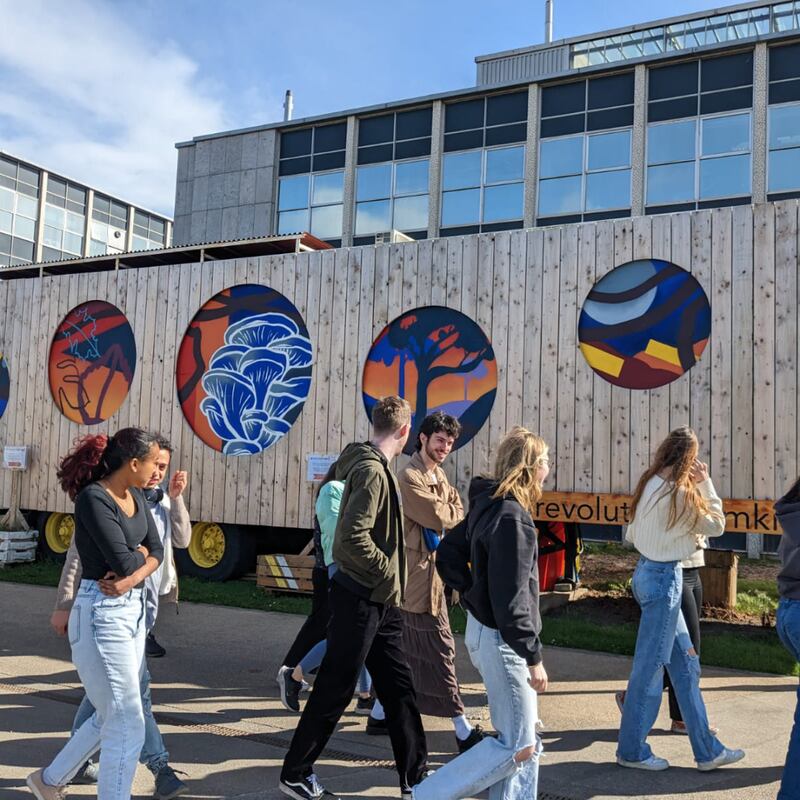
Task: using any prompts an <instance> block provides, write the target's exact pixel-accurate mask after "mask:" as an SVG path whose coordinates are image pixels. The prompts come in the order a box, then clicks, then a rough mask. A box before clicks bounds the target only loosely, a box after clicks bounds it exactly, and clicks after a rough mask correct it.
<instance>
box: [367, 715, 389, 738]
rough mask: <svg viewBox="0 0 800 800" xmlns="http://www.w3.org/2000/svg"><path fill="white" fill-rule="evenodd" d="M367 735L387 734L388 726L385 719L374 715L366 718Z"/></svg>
mask: <svg viewBox="0 0 800 800" xmlns="http://www.w3.org/2000/svg"><path fill="white" fill-rule="evenodd" d="M367 735H368V736H388V735H389V726H388V725H387V724H386V720H385V719H375V717H369V719H367Z"/></svg>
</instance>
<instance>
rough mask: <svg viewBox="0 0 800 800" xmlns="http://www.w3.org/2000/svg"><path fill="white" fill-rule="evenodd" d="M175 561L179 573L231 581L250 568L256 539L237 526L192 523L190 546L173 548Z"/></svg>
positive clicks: (210, 579) (253, 559)
mask: <svg viewBox="0 0 800 800" xmlns="http://www.w3.org/2000/svg"><path fill="white" fill-rule="evenodd" d="M175 561H176V563H177V565H178V569H179V571H180V573H181V575H193V576H195V577H197V578H204V579H205V580H208V581H227V580H231V579H232V578H238V577H239V576H240V575H242V574H244V573H245V572H247V571H249V570H250V569H252V567H253V564H254V562H255V540H254V538H253V536H252V535H251V534H250V533H249V532H247V531H245V530H242V528H240V527H238V526H237V525H224V524H221V523H217V522H195V523H194V524H193V525H192V538H191V539H190V540H189V546H188V547H187V548H186V549H178V548H176V549H175Z"/></svg>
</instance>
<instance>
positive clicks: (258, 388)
mask: <svg viewBox="0 0 800 800" xmlns="http://www.w3.org/2000/svg"><path fill="white" fill-rule="evenodd" d="M312 361H313V348H312V345H311V340H310V339H309V336H308V330H307V329H306V326H305V322H304V321H303V318H302V317H301V315H300V312H299V311H298V310H297V309H296V308H295V307H294V305H293V304H292V302H291V301H290V300H289V299H288V298H286V297H284V296H283V295H282V294H280V292H276V291H275V290H274V289H269V288H267V287H266V286H259V285H256V284H242V285H239V286H232V287H231V288H229V289H225V290H224V291H222V292H220V293H219V294H217V295H214V297H212V298H211V299H210V300H209V301H208V302H207V303H205V304H204V305H203V306H202V308H201V309H200V310H199V311H198V312H197V314H195V316H194V319H192V321H191V323H190V324H189V327H188V329H187V331H186V334H185V335H184V337H183V341H182V342H181V346H180V350H179V351H178V363H177V370H176V379H177V387H178V400H179V402H180V404H181V409H182V411H183V414H184V416H185V417H186V420H187V422H188V423H189V425H190V426H191V428H192V430H193V431H194V432H195V433H196V434H197V435H198V436H199V437H200V439H202V440H203V441H204V442H205V443H206V444H207V445H208V446H209V447H212V448H214V449H215V450H218V451H220V452H222V453H225V455H231V456H243V455H254V454H256V453H261V452H262V451H264V450H266V449H268V448H269V447H271V446H272V445H273V444H275V442H277V441H278V440H279V439H280V438H281V437H282V436H283V435H284V434H286V433H288V432H289V429H290V428H291V427H292V424H293V423H294V421H295V420H296V419H297V417H298V416H300V412H301V411H302V410H303V404H304V402H305V400H306V398H307V397H308V392H309V389H310V387H311V365H312Z"/></svg>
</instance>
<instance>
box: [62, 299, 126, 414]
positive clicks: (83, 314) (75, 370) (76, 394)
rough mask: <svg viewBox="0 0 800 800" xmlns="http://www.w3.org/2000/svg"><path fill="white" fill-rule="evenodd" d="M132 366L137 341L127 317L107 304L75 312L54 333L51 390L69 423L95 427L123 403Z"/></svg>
mask: <svg viewBox="0 0 800 800" xmlns="http://www.w3.org/2000/svg"><path fill="white" fill-rule="evenodd" d="M135 368H136V341H135V340H134V338H133V331H132V330H131V326H130V324H129V323H128V319H127V317H126V316H125V315H124V314H123V313H122V312H121V311H120V310H119V309H118V308H117V307H116V306H113V305H111V303H107V302H105V300H90V301H89V302H88V303H81V305H79V306H76V307H75V308H73V309H72V311H70V312H69V314H67V316H66V317H64V320H63V321H62V322H61V324H60V325H59V326H58V329H57V330H56V333H55V336H54V337H53V343H52V345H51V346H50V358H49V362H48V378H49V381H50V392H51V394H52V395H53V400H55V403H56V405H57V406H58V409H59V411H60V412H61V413H62V414H63V415H64V416H65V417H66V418H67V419H71V420H72V421H73V422H77V423H79V424H80V425H97V424H98V423H100V422H103V421H105V420H107V419H109V417H111V416H112V415H113V414H115V413H116V412H117V410H118V409H119V407H120V406H121V405H122V403H123V401H124V400H125V398H126V397H127V396H128V391H129V390H130V388H131V381H133V371H134V369H135Z"/></svg>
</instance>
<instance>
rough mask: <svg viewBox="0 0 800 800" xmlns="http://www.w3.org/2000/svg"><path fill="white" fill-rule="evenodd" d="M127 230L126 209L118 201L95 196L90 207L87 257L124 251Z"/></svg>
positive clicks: (100, 195) (103, 196)
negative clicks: (90, 217)
mask: <svg viewBox="0 0 800 800" xmlns="http://www.w3.org/2000/svg"><path fill="white" fill-rule="evenodd" d="M127 228H128V207H127V206H126V205H125V204H124V203H120V202H119V201H118V200H113V199H112V198H110V197H106V196H105V195H102V194H96V195H95V196H94V203H93V205H92V227H91V239H90V241H89V255H92V256H102V255H105V254H106V253H122V252H123V251H124V250H125V235H126V231H127Z"/></svg>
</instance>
